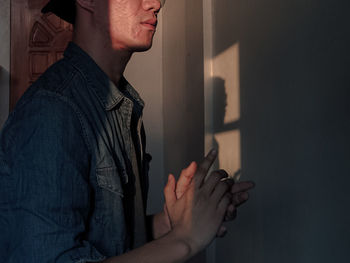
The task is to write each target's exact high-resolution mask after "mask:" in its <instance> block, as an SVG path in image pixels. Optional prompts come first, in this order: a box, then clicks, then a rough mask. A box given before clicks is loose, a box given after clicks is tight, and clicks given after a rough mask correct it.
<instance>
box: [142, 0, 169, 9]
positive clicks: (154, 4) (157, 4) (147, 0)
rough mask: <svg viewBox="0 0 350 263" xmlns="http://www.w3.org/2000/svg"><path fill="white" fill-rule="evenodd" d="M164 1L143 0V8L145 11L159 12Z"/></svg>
mask: <svg viewBox="0 0 350 263" xmlns="http://www.w3.org/2000/svg"><path fill="white" fill-rule="evenodd" d="M164 2H165V0H144V1H143V7H144V9H145V10H150V9H151V10H154V11H159V9H160V8H161V7H162V6H163V4H164Z"/></svg>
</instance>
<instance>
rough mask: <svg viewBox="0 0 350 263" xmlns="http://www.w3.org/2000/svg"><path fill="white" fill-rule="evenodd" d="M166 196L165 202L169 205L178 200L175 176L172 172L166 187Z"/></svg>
mask: <svg viewBox="0 0 350 263" xmlns="http://www.w3.org/2000/svg"><path fill="white" fill-rule="evenodd" d="M164 197H165V202H166V204H167V205H168V206H169V205H173V204H174V203H175V201H176V194H175V177H174V175H172V174H169V176H168V182H167V184H166V185H165V187H164Z"/></svg>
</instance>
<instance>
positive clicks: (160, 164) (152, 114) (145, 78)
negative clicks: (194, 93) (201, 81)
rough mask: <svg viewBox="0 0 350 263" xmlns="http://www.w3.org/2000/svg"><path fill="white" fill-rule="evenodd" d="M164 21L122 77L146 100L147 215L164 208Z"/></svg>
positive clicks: (160, 22)
mask: <svg viewBox="0 0 350 263" xmlns="http://www.w3.org/2000/svg"><path fill="white" fill-rule="evenodd" d="M162 37H163V18H162V12H160V14H159V23H158V26H157V31H156V34H155V37H154V39H153V46H152V48H151V50H149V51H147V52H143V53H135V54H134V55H133V57H132V59H131V60H130V62H129V64H128V66H127V69H126V72H125V76H126V78H127V79H128V81H129V82H130V83H131V84H132V85H133V86H134V88H135V89H136V90H137V91H138V92H139V93H140V95H141V97H142V99H143V100H144V101H145V108H144V116H143V119H144V126H145V130H146V135H147V151H148V152H149V153H150V154H151V155H152V158H153V159H152V161H151V167H150V174H149V175H150V189H149V199H148V213H155V212H159V211H161V209H163V200H164V198H163V186H164V157H163V156H164V132H163V124H164V123H163V60H162V48H163V43H162Z"/></svg>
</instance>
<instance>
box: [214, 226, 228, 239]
mask: <svg viewBox="0 0 350 263" xmlns="http://www.w3.org/2000/svg"><path fill="white" fill-rule="evenodd" d="M226 233H227V228H226V227H225V226H223V225H221V226H220V227H219V230H218V232H217V233H216V236H217V237H224V236H225V235H226Z"/></svg>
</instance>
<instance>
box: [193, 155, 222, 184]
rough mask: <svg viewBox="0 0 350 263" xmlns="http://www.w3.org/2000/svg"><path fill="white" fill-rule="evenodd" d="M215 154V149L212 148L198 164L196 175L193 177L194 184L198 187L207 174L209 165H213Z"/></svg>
mask: <svg viewBox="0 0 350 263" xmlns="http://www.w3.org/2000/svg"><path fill="white" fill-rule="evenodd" d="M216 156H217V151H216V150H215V149H212V150H211V151H210V152H209V153H208V155H207V156H206V157H205V158H204V160H203V162H202V163H201V164H199V166H198V168H197V171H196V176H195V178H194V180H195V186H196V187H200V186H201V185H202V183H203V181H204V178H205V176H206V175H207V173H208V171H209V169H210V167H211V166H212V165H213V163H214V161H215V159H216Z"/></svg>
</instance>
